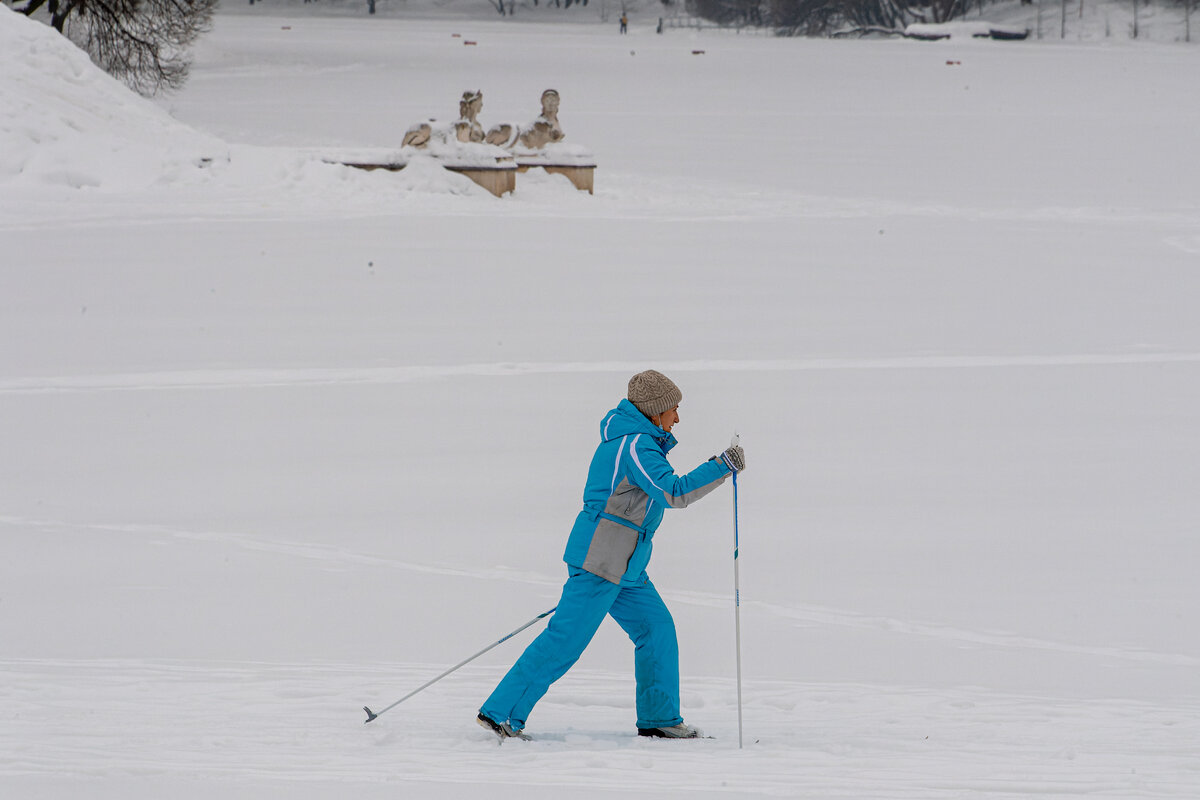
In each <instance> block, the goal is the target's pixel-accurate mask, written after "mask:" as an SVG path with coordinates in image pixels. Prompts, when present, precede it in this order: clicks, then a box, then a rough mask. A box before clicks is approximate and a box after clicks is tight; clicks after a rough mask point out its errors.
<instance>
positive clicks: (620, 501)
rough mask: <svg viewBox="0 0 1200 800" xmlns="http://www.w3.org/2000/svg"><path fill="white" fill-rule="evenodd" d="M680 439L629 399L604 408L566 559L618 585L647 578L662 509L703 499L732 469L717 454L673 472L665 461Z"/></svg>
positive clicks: (679, 506)
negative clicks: (683, 472)
mask: <svg viewBox="0 0 1200 800" xmlns="http://www.w3.org/2000/svg"><path fill="white" fill-rule="evenodd" d="M675 444H676V440H675V437H674V436H673V435H672V434H670V433H668V432H667V431H664V430H663V429H662V428H660V427H658V426H657V425H655V424H654V423H653V422H651V421H650V420H649V419H647V418H646V416H645V415H644V414H642V412H640V411H638V410H637V407H636V406H635V405H634V404H633V403H631V402H629V401H628V400H622V401H621V403H620V405H618V406H617V407H616V408H614V409H613V410H612V411H610V412H608V413H607V414H605V415H604V419H603V420H601V421H600V446H599V447H597V448H596V454H595V455H594V456H593V457H592V465H591V468H590V469H589V470H588V477H587V486H585V487H584V490H583V510H582V511H580V512H579V516H578V517H576V518H575V525H574V527H573V528H571V536H570V538H569V539H568V540H567V550H566V552H565V553H564V554H563V561H566V562H567V564H568V565H569V566H571V567H576V568H579V569H583V570H586V571H587V572H590V573H592V574H593V575H597V576H599V577H601V578H603V579H604V580H606V581H608V582H609V583H615V584H619V585H621V586H637V585H640V584H642V583H644V582H645V581H646V576H645V569H646V565H647V564H648V563H649V562H650V552H651V550H652V549H653V539H654V532H655V531H656V530H658V525H659V523H660V522H662V516H663V511H665V510H666V509H668V508H684V507H685V506H687V505H689V504H691V503H692V502H694V501H696V500H698V499H700V498H701V497H703V496H704V495H706V494H708V493H709V492H711V491H712V490H713V489H716V488H717V487H718V486H720V485H721V484H722V483H724V482H725V478H726V477H728V476H729V472H730V470H729V467H727V466H726V465H725V463H724V462H723V461H721V460H720V459H716V460H710V461H706V462H704V463H703V464H701V465H700V466H698V467H696V468H695V469H694V470H692V471H691V472H689V473H688V474H686V475H684V476H682V477H681V476H679V475H676V474H675V470H673V469H672V468H671V465H670V463H668V462H667V453H669V452H670V451H671V448H673V447H674V446H675Z"/></svg>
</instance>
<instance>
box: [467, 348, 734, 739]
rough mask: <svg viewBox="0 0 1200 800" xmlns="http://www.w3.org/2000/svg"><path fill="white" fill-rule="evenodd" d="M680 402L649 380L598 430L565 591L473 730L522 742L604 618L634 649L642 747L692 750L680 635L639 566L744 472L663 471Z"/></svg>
mask: <svg viewBox="0 0 1200 800" xmlns="http://www.w3.org/2000/svg"><path fill="white" fill-rule="evenodd" d="M682 399H683V393H682V392H680V390H679V388H678V387H677V386H676V385H675V384H674V383H673V382H672V381H671V380H670V379H669V378H667V377H666V376H665V375H663V374H662V373H660V372H656V371H655V370H647V371H645V372H639V373H638V374H637V375H634V376H633V377H632V378H630V380H629V390H628V396H627V398H626V399H624V400H622V401H621V402H620V404H619V405H618V406H617V407H616V408H614V409H613V410H612V411H609V412H608V413H607V414H605V415H604V418H603V419H602V420H601V422H600V445H599V447H597V448H596V454H595V455H594V456H593V457H592V463H591V467H590V469H589V470H588V476H587V484H586V486H585V487H584V492H583V510H582V511H580V512H579V516H578V517H576V520H575V525H574V527H573V528H572V529H571V534H570V536H569V538H568V540H567V548H566V552H565V553H564V554H563V561H565V562H566V563H567V576H568V577H567V582H566V584H565V585H564V586H563V591H562V598H561V599H560V600H559V601H558V609H557V611H556V612H555V614H554V616H553V617H551V619H550V624H549V625H548V626H547V627H546V629H545V630H544V631H542V633H541V635H539V636H538V637H537V638H536V639H534V640H533V642H532V643H531V644H530V645H529V647H527V648H526V649H525V652H524V653H522V654H521V657H520V658H519V659H518V660H517V663H515V664H514V665H513V666H512V668H511V669H510V670H509V671H508V674H506V675H505V676H504V678H503V679H502V680H501V681H500V684H499V685H498V686H497V687H496V689H495V691H493V692H492V694H491V696H490V697H488V699H487V700H486V701H485V702H484V704H483V706H482V707H481V708H480V709H479V716H478V717H477V718H476V721H477V722H478V723H479V724H480V725H481V726H483V727H484V728H487V729H488V730H490V731H492V732H493V733H495V734H496V735H497V736H499V737H501V738H502V739H503V738H508V737H520V738H528V737H526V736H525V734H524V733H523V732H522V731H523V729H524V727H525V720H526V719H527V718H528V716H529V713H530V712H531V711H532V710H533V707H534V705H535V704H536V703H537V701H538V700H540V699H541V698H542V695H544V694H545V693H546V691H547V690H548V689H549V688H550V685H551V684H552V683H554V682H555V681H556V680H558V679H559V678H561V677H562V676H563V675H565V674H566V672H567V670H569V669H570V668H571V666H572V665H573V664H574V663H575V662H576V661H577V660H578V659H579V657H580V655H582V654H583V651H584V649H585V648H586V647H587V646H588V643H589V642H591V640H592V637H593V636H594V635H595V633H596V630H597V629H598V628H599V627H600V623H601V622H603V621H604V617H605V616H606V615H610V616H612V618H613V619H614V620H616V622H617V624H618V625H620V626H621V628H622V629H624V631H625V632H626V633H627V634H629V638H630V639H632V640H633V643H634V648H635V649H634V672H635V677H636V680H637V716H638V718H637V729H638V735H639V736H654V737H662V738H670V739H694V738H697V737H698V736H700V732H699V731H698V730H697V729H696V728H694V727H692V726H691V725H688V724H686V723H684V721H683V717H681V716H680V713H679V645H678V642H677V641H676V638H675V623H674V621H673V620H672V619H671V613H670V612H669V611H668V610H667V607H666V605H665V604H664V603H663V601H662V598H661V597H659V594H658V591H657V590H656V589H655V588H654V584H653V583H651V582H650V578H649V577H648V576H647V575H646V565H647V564H648V563H649V561H650V551H651V547H652V540H653V538H654V532H655V530H656V529H657V528H658V525H659V523H660V522H661V521H662V515H663V511H664V510H665V509H667V508H683V507H685V506H687V505H688V504H690V503H692V502H693V501H695V500H698V499H700V498H701V497H703V496H704V495H706V494H708V493H709V492H711V491H713V490H714V489H716V488H717V487H718V486H720V485H721V484H722V483H724V482H725V479H726V478H727V477H728V476H729V474H730V473H731V472H733V471H734V470H741V469H743V468H745V464H746V461H745V454H744V452H743V451H742V448H741V447H738V446H732V447H730V448H728V449H727V450H725V451H724V452H722V453H721V454H720V455H716V456H713V457H712V458H711V459H709V460H708V461H706V462H705V463H703V464H701V465H700V466H698V467H696V468H695V469H693V470H692V471H691V472H689V473H688V474H686V475H684V476H682V477H680V476H678V475H676V474H675V471H674V470H673V469H672V468H671V465H670V464H669V463H668V462H667V453H668V452H670V450H671V448H672V447H674V446H675V444H676V439H675V437H674V435H672V433H671V428H672V427H673V426H674V425H676V424H677V423H678V422H679V403H680V401H681V400H682Z"/></svg>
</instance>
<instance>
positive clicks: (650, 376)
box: [629, 369, 683, 417]
mask: <svg viewBox="0 0 1200 800" xmlns="http://www.w3.org/2000/svg"><path fill="white" fill-rule="evenodd" d="M681 400H683V392H681V391H679V387H678V386H676V385H675V384H674V383H673V382H672V381H671V379H670V378H668V377H667V376H666V375H663V374H662V373H661V372H657V371H656V370H652V369H648V370H646V371H645V372H639V373H638V374H637V375H634V376H633V377H632V378H630V379H629V402H631V403H633V404H634V405H635V406H637V410H638V411H640V412H642V413H643V414H645V415H646V416H647V417H653V416H654V415H656V414H661V413H663V412H664V411H668V410H670V409H672V408H674V407H675V406H677V405H679V401H681Z"/></svg>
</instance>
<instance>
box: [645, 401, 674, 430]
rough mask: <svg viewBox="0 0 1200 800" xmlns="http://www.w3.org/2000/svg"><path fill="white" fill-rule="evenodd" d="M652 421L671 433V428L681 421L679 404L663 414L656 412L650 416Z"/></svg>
mask: <svg viewBox="0 0 1200 800" xmlns="http://www.w3.org/2000/svg"><path fill="white" fill-rule="evenodd" d="M650 421H651V422H653V423H654V424H655V425H657V426H658V427H660V428H662V429H663V430H664V431H666V432H667V433H670V432H671V428H673V427H675V423H677V422H679V406H675V407H674V408H672V409H670V410H668V411H664V412H663V413H661V414H655V415H654V416H653V417H651V418H650Z"/></svg>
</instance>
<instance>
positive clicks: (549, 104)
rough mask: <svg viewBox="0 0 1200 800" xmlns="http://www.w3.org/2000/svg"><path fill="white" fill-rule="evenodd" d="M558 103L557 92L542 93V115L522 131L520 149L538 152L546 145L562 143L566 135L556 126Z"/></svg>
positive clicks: (549, 90)
mask: <svg viewBox="0 0 1200 800" xmlns="http://www.w3.org/2000/svg"><path fill="white" fill-rule="evenodd" d="M558 103H559V97H558V92H557V91H555V90H554V89H547V90H546V91H544V92H542V113H541V114H539V115H538V118H537V119H535V120H534V121H533V122H531V123H530V124H529V126H528V127H526V128H524V129H522V131H521V135H520V137H519V140H520V142H521V146H522V147H525V148H528V149H530V150H540V149H542V148H543V147H545V146H546V145H548V144H552V143H554V142H559V141H562V139H563V137H564V136H566V134H565V133H563V129H562V126H561V125H559V124H558Z"/></svg>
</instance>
